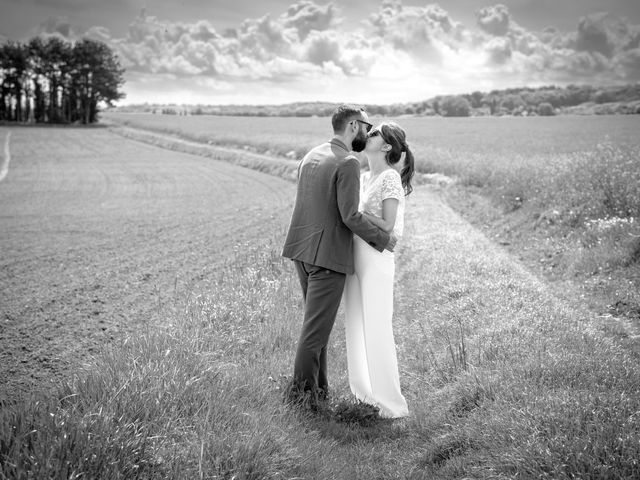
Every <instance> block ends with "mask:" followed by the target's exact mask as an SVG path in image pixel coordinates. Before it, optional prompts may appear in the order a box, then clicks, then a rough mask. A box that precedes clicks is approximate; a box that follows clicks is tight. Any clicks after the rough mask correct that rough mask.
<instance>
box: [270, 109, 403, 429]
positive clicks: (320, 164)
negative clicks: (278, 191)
mask: <svg viewBox="0 0 640 480" xmlns="http://www.w3.org/2000/svg"><path fill="white" fill-rule="evenodd" d="M331 123H332V126H333V134H334V135H333V138H332V139H331V140H330V141H328V142H326V143H323V144H321V145H318V146H317V147H315V148H313V149H312V150H311V151H309V153H307V154H306V155H305V157H304V158H303V159H302V160H301V162H300V165H299V167H298V181H297V192H296V200H295V205H294V209H293V213H292V216H291V222H290V224H289V229H288V232H287V236H286V240H285V244H284V247H283V250H282V255H283V256H284V257H286V258H290V259H291V260H293V263H294V265H295V269H296V272H297V274H298V277H299V280H300V286H301V287H302V297H303V299H304V319H303V323H302V328H301V331H300V338H299V340H298V345H297V351H296V357H295V362H294V369H293V378H292V380H291V383H290V385H289V386H288V388H287V391H286V393H285V401H286V402H288V403H291V404H299V405H304V406H307V407H308V408H309V409H310V410H312V411H313V410H318V408H319V406H320V405H321V404H322V403H323V402H326V401H327V399H328V394H329V380H328V378H327V344H328V342H329V336H330V334H331V330H332V328H333V325H334V323H335V319H336V314H337V312H338V307H339V306H340V302H341V301H342V298H343V297H344V305H345V331H346V347H347V364H348V374H349V386H350V388H351V391H352V393H353V394H354V395H355V397H356V398H357V399H358V400H360V401H362V402H364V403H367V404H370V405H373V406H375V407H377V408H378V410H379V413H380V416H381V417H383V418H399V417H404V416H407V415H408V413H409V410H408V406H407V402H406V400H405V398H404V396H403V395H402V392H401V390H400V378H399V373H398V361H397V357H396V347H395V342H394V338H393V329H392V316H393V282H394V273H395V258H394V253H393V251H394V248H395V246H396V242H397V241H398V239H399V238H400V237H401V236H402V233H403V228H404V209H405V196H406V195H408V194H409V193H411V190H412V187H411V179H412V177H413V174H414V159H413V154H412V152H411V150H410V149H409V146H408V144H407V141H406V135H405V132H404V130H403V129H402V128H400V126H399V125H397V124H396V123H392V122H383V123H381V124H380V125H378V126H376V127H375V128H374V126H373V125H372V124H371V123H369V117H368V115H367V113H366V112H365V111H364V109H361V108H357V107H354V106H350V105H341V106H339V107H338V108H337V109H336V110H335V112H334V113H333V116H332V117H331ZM352 152H364V155H360V157H366V160H367V161H368V164H369V169H368V171H366V172H365V173H363V174H362V175H361V164H360V160H359V159H358V156H356V155H354V154H353V153H352Z"/></svg>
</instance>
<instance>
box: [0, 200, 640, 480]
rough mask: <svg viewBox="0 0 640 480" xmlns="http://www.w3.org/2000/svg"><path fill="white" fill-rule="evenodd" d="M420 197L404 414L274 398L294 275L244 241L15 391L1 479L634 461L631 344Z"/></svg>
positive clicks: (405, 328)
mask: <svg viewBox="0 0 640 480" xmlns="http://www.w3.org/2000/svg"><path fill="white" fill-rule="evenodd" d="M412 195H415V196H413V197H411V198H410V202H411V203H410V204H408V207H409V208H408V210H407V211H408V215H409V217H408V219H407V220H408V221H407V232H406V237H405V240H404V241H403V243H402V245H401V248H400V250H399V252H398V278H397V287H396V292H397V295H396V315H395V320H394V322H395V323H394V328H395V334H396V342H397V344H398V355H399V364H400V366H401V378H402V383H403V391H404V393H405V395H406V397H407V400H408V403H409V405H410V409H411V412H412V415H411V417H409V418H408V419H405V420H403V421H399V422H387V421H380V422H373V423H372V424H370V425H365V426H363V425H359V424H358V423H345V422H344V421H342V420H341V419H339V418H336V417H326V418H324V417H323V418H309V417H306V416H304V415H299V414H297V413H296V412H295V411H292V410H289V409H287V408H285V406H283V404H282V403H281V390H280V386H281V384H282V383H283V380H284V377H283V375H287V374H288V373H289V372H290V368H291V361H292V359H293V355H294V347H295V342H296V340H297V334H298V332H299V326H300V307H301V306H300V293H299V286H298V285H297V282H296V280H295V276H294V274H293V269H292V268H291V265H289V263H288V261H285V260H284V259H282V258H281V257H280V256H279V246H277V245H273V244H271V245H255V246H252V245H243V246H241V247H239V248H238V249H237V251H236V253H235V255H234V256H233V257H232V258H229V259H228V265H227V267H226V268H224V269H222V270H221V271H220V272H219V274H218V275H216V276H215V277H213V278H210V279H209V282H208V283H205V284H203V285H200V286H199V287H198V288H195V286H189V285H187V286H185V287H184V290H183V291H176V292H173V298H174V301H173V302H172V303H171V304H166V305H165V307H164V308H166V312H165V315H166V318H167V323H166V324H165V325H163V326H159V325H149V326H148V328H146V329H144V330H142V331H140V332H139V333H138V334H136V335H132V336H130V337H129V338H128V339H127V340H126V341H124V342H122V344H120V345H117V346H115V347H113V348H111V349H107V350H105V351H104V352H103V353H102V354H101V355H99V356H98V357H96V358H94V359H93V362H91V364H90V365H88V366H87V368H86V369H85V370H84V371H82V372H79V373H78V374H77V375H76V376H75V378H74V380H73V381H71V382H69V383H68V384H66V385H63V386H61V388H60V389H59V391H58V392H57V394H56V395H54V396H50V397H45V396H40V397H35V398H33V399H32V400H31V401H25V402H24V403H22V404H19V405H4V406H3V408H2V411H1V413H0V420H1V422H0V425H1V427H0V459H1V462H0V478H12V479H13V478H17V479H21V478H25V479H26V478H60V479H61V478H176V479H182V478H184V479H192V478H211V479H214V478H247V479H264V478H271V479H284V478H319V479H336V478H337V479H369V478H380V479H393V478H409V479H434V478H435V479H448V478H505V479H506V478H553V479H570V478H629V479H632V478H637V476H638V475H639V474H640V464H639V463H638V460H637V459H638V458H640V428H638V426H639V425H640V424H639V423H638V412H639V411H640V368H639V366H638V364H637V362H635V361H634V360H633V359H632V358H630V357H629V355H628V354H627V353H626V352H625V351H624V349H622V348H620V347H619V346H616V345H615V343H614V342H612V341H611V340H609V339H607V338H605V337H604V336H603V335H602V332H601V331H600V330H599V329H598V327H597V324H596V323H595V319H593V318H590V317H589V314H588V312H586V311H585V310H583V309H581V308H579V307H576V306H574V305H572V304H566V303H565V302H563V301H560V300H559V299H558V298H557V297H555V296H554V295H553V294H552V292H551V291H550V289H549V288H548V287H546V286H545V285H544V284H542V283H541V282H540V281H538V280H537V279H536V278H535V277H533V276H532V275H530V274H529V273H528V272H527V271H526V270H524V269H523V268H521V267H520V266H518V265H517V264H515V263H512V261H511V260H510V258H509V257H508V256H507V255H506V254H504V253H503V252H500V251H499V250H498V249H496V248H495V247H493V246H492V245H491V244H490V243H489V242H488V241H487V240H486V238H484V237H483V236H482V235H479V234H477V233H476V232H474V230H473V229H472V228H471V227H470V226H469V225H467V224H465V223H464V222H462V221H461V220H459V219H457V218H456V217H455V215H453V214H452V212H451V211H450V210H448V209H447V207H446V206H445V205H442V204H440V203H438V202H437V201H436V199H435V197H433V196H432V194H431V193H430V192H429V191H427V190H424V189H417V190H416V191H415V192H414V194H412ZM422 218H429V219H430V220H429V222H423V221H420V219H422ZM480 252H482V255H481V254H479V253H480ZM165 303H166V302H165ZM159 308H160V307H159ZM343 328H344V326H343V324H342V322H341V321H340V320H339V321H338V324H337V325H336V329H335V330H334V334H333V335H332V342H331V345H330V358H331V364H330V368H331V369H332V370H333V371H332V372H331V374H332V387H333V388H332V391H333V392H334V396H336V397H341V396H347V395H348V386H347V383H346V378H345V354H344V331H343Z"/></svg>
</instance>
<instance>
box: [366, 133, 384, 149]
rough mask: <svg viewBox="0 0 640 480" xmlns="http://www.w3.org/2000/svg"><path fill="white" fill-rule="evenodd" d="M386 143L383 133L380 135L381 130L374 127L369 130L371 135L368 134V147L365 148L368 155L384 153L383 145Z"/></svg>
mask: <svg viewBox="0 0 640 480" xmlns="http://www.w3.org/2000/svg"><path fill="white" fill-rule="evenodd" d="M384 145H385V141H384V139H383V138H382V135H380V130H378V129H377V128H374V129H373V130H371V131H370V132H369V135H368V136H367V147H366V149H365V152H366V153H367V155H372V154H373V155H375V154H378V155H379V154H381V153H382V154H384V152H383V151H382V147H383V146H384Z"/></svg>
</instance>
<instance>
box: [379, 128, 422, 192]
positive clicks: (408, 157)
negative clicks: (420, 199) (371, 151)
mask: <svg viewBox="0 0 640 480" xmlns="http://www.w3.org/2000/svg"><path fill="white" fill-rule="evenodd" d="M377 130H379V131H380V134H381V135H382V139H383V140H384V141H385V142H386V143H388V144H389V145H391V150H389V151H388V152H387V153H386V156H385V158H386V159H387V162H388V163H389V165H395V164H396V163H398V162H399V161H400V159H401V158H402V154H403V153H404V154H405V162H404V167H402V170H401V171H400V179H401V180H402V187H403V188H404V194H405V195H409V194H410V193H411V192H412V191H413V187H412V186H411V179H412V178H413V174H414V173H415V162H414V160H413V153H412V152H411V150H410V149H409V145H408V144H407V135H406V133H405V131H404V130H403V129H402V127H401V126H400V125H398V124H397V123H395V122H386V123H383V124H382V125H380V127H378V129H377Z"/></svg>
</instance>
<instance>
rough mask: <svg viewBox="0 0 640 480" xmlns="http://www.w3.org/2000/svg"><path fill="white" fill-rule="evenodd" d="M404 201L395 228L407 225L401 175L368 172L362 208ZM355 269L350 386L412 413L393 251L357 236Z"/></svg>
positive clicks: (350, 292) (378, 211)
mask: <svg viewBox="0 0 640 480" xmlns="http://www.w3.org/2000/svg"><path fill="white" fill-rule="evenodd" d="M386 198H395V199H397V200H398V202H399V203H398V212H397V215H396V223H395V226H394V229H393V232H394V234H395V235H396V236H397V237H400V236H401V235H402V232H403V229H404V204H405V196H404V190H403V188H402V182H401V180H400V175H399V174H398V172H397V171H396V170H394V169H388V170H385V171H383V172H382V173H380V174H379V175H378V176H377V177H373V178H372V177H371V175H370V172H367V173H364V174H363V175H362V178H361V181H360V211H363V212H367V213H371V214H373V215H376V216H378V217H381V216H382V201H383V200H384V199H386ZM353 248H354V262H355V273H354V274H353V275H347V281H346V284H345V290H344V305H345V331H346V344H347V362H348V372H349V385H350V387H351V391H352V392H353V394H354V395H355V396H356V398H357V399H359V400H361V401H363V402H366V403H369V404H372V405H375V406H377V407H378V408H379V409H380V415H381V416H382V417H385V418H398V417H404V416H407V415H408V414H409V409H408V407H407V402H406V400H405V398H404V396H403V395H402V393H401V391H400V378H399V375H398V361H397V357H396V346H395V341H394V338H393V328H392V323H391V320H392V316H393V280H394V273H395V259H394V254H393V252H389V251H388V250H384V251H383V252H382V253H380V252H378V251H377V250H376V249H374V248H373V247H371V246H370V245H369V244H367V243H366V242H365V241H364V240H362V239H361V238H360V237H358V236H357V235H354V245H353Z"/></svg>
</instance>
